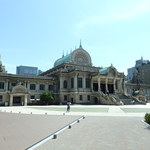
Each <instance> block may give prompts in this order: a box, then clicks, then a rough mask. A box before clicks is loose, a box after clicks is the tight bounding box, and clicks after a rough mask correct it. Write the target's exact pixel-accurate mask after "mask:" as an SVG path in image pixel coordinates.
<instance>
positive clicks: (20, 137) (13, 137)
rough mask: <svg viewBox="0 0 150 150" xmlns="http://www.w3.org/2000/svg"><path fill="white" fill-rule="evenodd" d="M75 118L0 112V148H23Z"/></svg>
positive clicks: (16, 149)
mask: <svg viewBox="0 0 150 150" xmlns="http://www.w3.org/2000/svg"><path fill="white" fill-rule="evenodd" d="M77 118H79V116H58V115H57V116H54V115H33V114H30V115H27V114H15V113H2V112H0V150H24V149H26V148H28V147H30V146H31V145H33V144H34V143H36V142H38V141H40V140H41V139H43V138H45V137H47V136H48V135H50V134H52V133H53V132H55V131H57V130H59V129H60V128H62V127H64V126H65V125H67V124H69V123H70V122H72V121H74V120H75V119H77Z"/></svg>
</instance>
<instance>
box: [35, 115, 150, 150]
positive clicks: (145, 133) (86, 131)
mask: <svg viewBox="0 0 150 150" xmlns="http://www.w3.org/2000/svg"><path fill="white" fill-rule="evenodd" d="M141 119H142V118H141V117H110V116H108V117H102V116H99V117H95V116H92V117H91V116H87V117H86V118H85V119H84V120H82V121H81V122H80V123H79V125H75V126H73V127H72V128H71V129H67V130H65V131H64V132H62V133H60V134H59V135H58V138H57V139H52V140H49V141H47V142H46V143H44V144H43V145H41V146H39V147H38V148H36V149H35V150H149V149H150V142H149V141H150V130H149V129H147V128H146V127H145V125H144V124H143V123H142V122H141Z"/></svg>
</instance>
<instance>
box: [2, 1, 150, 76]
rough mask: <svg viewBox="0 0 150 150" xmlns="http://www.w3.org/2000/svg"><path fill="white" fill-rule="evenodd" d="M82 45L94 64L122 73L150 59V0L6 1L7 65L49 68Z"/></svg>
mask: <svg viewBox="0 0 150 150" xmlns="http://www.w3.org/2000/svg"><path fill="white" fill-rule="evenodd" d="M80 39H81V40H82V46H83V48H84V49H85V50H87V51H88V52H89V54H90V55H91V58H92V63H93V65H94V66H99V67H107V66H110V65H111V63H112V64H113V66H114V67H116V69H117V70H118V71H120V72H125V74H126V72H127V68H130V67H132V66H134V65H135V60H137V59H140V58H141V56H143V58H144V59H146V60H149V59H150V55H149V54H150V52H149V51H150V0H0V55H1V59H2V62H3V64H4V65H5V67H6V70H7V71H8V72H9V73H15V72H16V66H20V65H25V66H35V67H38V68H39V69H41V70H42V71H46V70H48V69H50V68H51V67H53V64H54V62H55V60H56V59H58V58H60V57H61V56H62V53H63V51H64V52H65V54H66V53H69V52H70V50H74V49H75V47H77V48H78V47H79V42H80Z"/></svg>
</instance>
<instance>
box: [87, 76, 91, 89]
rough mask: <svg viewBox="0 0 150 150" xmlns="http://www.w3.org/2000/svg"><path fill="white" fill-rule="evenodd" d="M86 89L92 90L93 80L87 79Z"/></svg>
mask: <svg viewBox="0 0 150 150" xmlns="http://www.w3.org/2000/svg"><path fill="white" fill-rule="evenodd" d="M86 88H91V80H90V79H88V78H86Z"/></svg>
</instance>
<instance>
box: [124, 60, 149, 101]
mask: <svg viewBox="0 0 150 150" xmlns="http://www.w3.org/2000/svg"><path fill="white" fill-rule="evenodd" d="M135 91H136V92H139V93H142V94H143V95H145V96H146V99H145V100H150V62H149V60H143V58H141V59H140V60H137V61H136V64H135V67H133V68H130V69H128V82H127V83H126V93H127V94H129V95H133V94H134V93H135Z"/></svg>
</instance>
